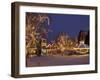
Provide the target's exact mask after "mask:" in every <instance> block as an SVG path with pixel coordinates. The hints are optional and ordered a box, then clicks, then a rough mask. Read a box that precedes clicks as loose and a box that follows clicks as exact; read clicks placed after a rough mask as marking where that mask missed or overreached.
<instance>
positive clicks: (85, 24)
mask: <svg viewBox="0 0 100 80" xmlns="http://www.w3.org/2000/svg"><path fill="white" fill-rule="evenodd" d="M48 16H49V17H50V26H49V28H50V30H52V32H49V33H48V36H49V37H48V40H49V41H51V40H54V39H55V38H56V36H57V35H58V34H59V32H66V33H67V34H68V35H69V36H70V37H76V36H78V33H79V31H80V30H85V31H87V30H89V15H72V14H48Z"/></svg>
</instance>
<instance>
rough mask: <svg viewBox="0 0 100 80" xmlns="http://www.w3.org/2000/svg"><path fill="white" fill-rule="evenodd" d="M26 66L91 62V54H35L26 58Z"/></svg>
mask: <svg viewBox="0 0 100 80" xmlns="http://www.w3.org/2000/svg"><path fill="white" fill-rule="evenodd" d="M26 60H27V62H26V67H39V66H40V67H41V66H61V65H81V64H89V54H85V55H70V56H60V55H54V56H40V57H39V56H33V57H30V58H27V59H26Z"/></svg>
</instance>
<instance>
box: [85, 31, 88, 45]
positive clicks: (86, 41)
mask: <svg viewBox="0 0 100 80" xmlns="http://www.w3.org/2000/svg"><path fill="white" fill-rule="evenodd" d="M85 44H87V45H89V30H88V31H87V35H86V39H85Z"/></svg>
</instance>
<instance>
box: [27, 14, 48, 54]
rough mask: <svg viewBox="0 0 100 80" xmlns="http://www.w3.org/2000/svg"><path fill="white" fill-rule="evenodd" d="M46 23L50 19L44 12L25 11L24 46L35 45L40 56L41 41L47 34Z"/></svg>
mask: <svg viewBox="0 0 100 80" xmlns="http://www.w3.org/2000/svg"><path fill="white" fill-rule="evenodd" d="M48 25H50V19H49V17H48V16H47V15H46V14H38V13H26V47H33V45H35V46H36V48H37V55H38V56H41V42H42V38H46V36H47V33H48V31H49V29H48V27H47V26H48ZM27 53H28V52H27Z"/></svg>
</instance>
